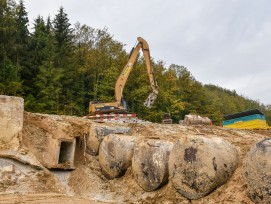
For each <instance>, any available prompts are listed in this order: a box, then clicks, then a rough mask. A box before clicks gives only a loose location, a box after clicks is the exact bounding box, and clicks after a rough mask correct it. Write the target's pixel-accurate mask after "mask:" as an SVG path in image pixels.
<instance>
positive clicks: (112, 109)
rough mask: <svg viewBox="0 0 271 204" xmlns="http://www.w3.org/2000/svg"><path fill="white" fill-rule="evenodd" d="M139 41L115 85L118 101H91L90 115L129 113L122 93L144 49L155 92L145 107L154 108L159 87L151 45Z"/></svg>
mask: <svg viewBox="0 0 271 204" xmlns="http://www.w3.org/2000/svg"><path fill="white" fill-rule="evenodd" d="M137 40H138V43H137V45H136V46H135V47H134V48H133V49H132V51H131V54H130V57H129V60H128V62H127V64H126V65H125V66H124V68H123V70H122V71H121V73H120V76H119V78H118V79H117V82H116V84H115V98H116V101H114V102H106V103H100V102H93V101H91V102H90V105H89V113H90V115H95V114H100V113H125V112H127V109H126V107H125V106H123V105H122V93H123V89H124V86H125V84H126V81H127V79H128V77H129V75H130V72H131V70H132V68H133V65H134V63H135V61H136V58H137V55H138V53H139V51H140V49H142V51H143V55H144V58H145V61H146V67H147V72H148V76H149V79H150V83H151V87H152V90H153V91H152V93H151V94H150V95H149V96H148V98H147V99H146V101H145V103H144V105H145V106H146V107H148V108H151V107H152V105H153V103H154V101H155V99H156V98H157V94H158V86H157V82H156V80H155V76H154V73H153V69H152V65H151V57H150V50H149V45H148V43H147V42H146V41H145V40H144V39H143V38H141V37H138V38H137Z"/></svg>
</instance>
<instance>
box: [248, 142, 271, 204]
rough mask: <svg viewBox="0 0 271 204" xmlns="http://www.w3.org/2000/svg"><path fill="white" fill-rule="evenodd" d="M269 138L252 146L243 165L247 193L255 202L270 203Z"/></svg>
mask: <svg viewBox="0 0 271 204" xmlns="http://www.w3.org/2000/svg"><path fill="white" fill-rule="evenodd" d="M270 158H271V138H268V139H264V140H262V141H261V142H259V143H257V144H256V145H254V146H252V148H251V149H250V151H249V152H248V153H247V155H246V158H245V160H244V166H243V177H244V182H245V184H246V185H247V193H248V195H249V197H250V199H251V200H252V201H253V202H255V203H271V171H270V169H271V159H270Z"/></svg>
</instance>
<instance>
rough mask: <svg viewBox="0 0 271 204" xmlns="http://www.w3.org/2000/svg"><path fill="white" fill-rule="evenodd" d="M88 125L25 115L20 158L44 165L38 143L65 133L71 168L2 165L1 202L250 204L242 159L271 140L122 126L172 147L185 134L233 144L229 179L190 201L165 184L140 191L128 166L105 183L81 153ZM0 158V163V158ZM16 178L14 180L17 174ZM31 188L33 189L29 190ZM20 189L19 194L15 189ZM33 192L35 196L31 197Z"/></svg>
mask: <svg viewBox="0 0 271 204" xmlns="http://www.w3.org/2000/svg"><path fill="white" fill-rule="evenodd" d="M91 124H92V123H91V122H90V121H89V120H87V119H82V118H76V117H69V116H52V115H45V114H32V113H25V114H24V126H23V136H22V142H21V148H20V150H22V149H24V150H26V151H25V152H24V154H26V155H28V154H29V155H30V154H31V155H32V154H33V155H35V156H36V158H37V160H38V161H43V159H44V158H42V155H43V154H38V153H37V152H41V151H42V152H46V147H45V146H44V145H43V144H45V143H46V144H47V143H48V141H46V140H48V138H62V135H63V137H67V135H68V136H69V137H74V138H76V137H79V140H76V149H75V162H74V164H75V169H74V170H69V171H63V170H59V169H54V170H47V169H45V168H44V169H41V170H38V169H36V168H34V167H31V168H34V169H31V170H27V171H26V173H25V171H24V169H22V168H24V167H19V166H20V165H24V166H28V164H22V163H21V162H20V161H18V160H17V161H16V162H19V163H20V164H17V163H16V164H14V166H15V169H17V170H15V171H13V169H12V168H13V167H12V165H11V164H10V163H9V164H7V163H4V165H2V167H3V168H6V170H7V171H10V172H9V173H8V174H9V175H10V176H9V175H8V174H6V175H5V177H4V176H2V177H1V178H0V194H1V196H0V197H1V198H0V203H1V202H2V203H8V202H13V203H14V202H17V201H18V200H20V201H22V202H25V203H31V202H32V203H35V202H36V203H37V202H39V203H42V202H46V203H50V202H51V203H79V202H80V203H95V202H97V201H99V202H105V203H167V204H170V203H172V204H173V203H195V204H196V203H252V201H251V200H250V199H249V197H248V196H247V194H246V186H245V184H244V181H243V177H242V171H243V159H244V157H245V155H246V153H247V152H248V151H249V149H250V148H251V146H252V145H254V144H255V143H257V142H259V141H261V140H262V139H264V138H268V137H271V133H270V131H248V130H230V129H224V128H222V127H216V126H181V125H178V124H154V123H150V124H147V123H146V124H123V126H125V127H127V126H128V127H129V128H131V131H130V132H129V133H127V134H129V135H131V136H132V135H133V136H134V135H137V136H141V137H143V138H145V139H148V138H149V139H161V140H167V141H171V142H173V143H175V142H176V141H177V140H179V139H180V138H182V137H186V136H187V135H201V136H204V137H207V138H213V137H219V138H221V139H224V140H226V141H228V142H230V143H231V144H233V145H235V147H236V148H237V150H238V152H239V159H240V161H239V164H238V167H237V169H236V170H235V172H234V174H233V175H232V177H231V178H230V180H229V181H228V182H227V183H225V184H224V185H222V186H221V187H219V188H217V189H216V190H215V191H213V192H212V193H210V194H209V195H207V196H205V197H203V198H200V199H198V200H191V201H190V200H188V199H186V198H185V197H183V196H182V195H181V194H179V193H178V192H177V191H176V189H175V188H174V187H173V186H172V183H171V182H170V181H169V182H168V183H167V184H166V185H164V186H162V187H161V188H159V189H157V190H155V191H152V192H146V191H144V190H143V189H142V188H141V187H140V186H139V185H138V184H137V183H136V181H135V179H134V175H133V172H132V168H131V167H129V168H128V169H127V171H126V173H125V175H124V176H122V177H120V178H115V179H112V180H108V179H107V178H106V177H105V176H104V175H103V174H102V171H101V168H100V164H99V161H98V156H92V155H89V154H87V153H86V152H85V150H86V147H85V145H86V143H84V142H85V138H86V136H87V135H88V131H89V128H90V126H91ZM103 126H110V127H114V126H120V124H114V123H109V124H103ZM33 141H35V145H33ZM56 147H58V146H56ZM58 148H59V147H58ZM20 150H19V151H20ZM0 159H2V156H1V155H0ZM15 160H16V158H15ZM2 163H3V162H2ZM29 163H31V162H29ZM41 163H42V162H41ZM0 164H1V162H0ZM8 166H11V167H8ZM2 167H1V168H2ZM9 168H10V169H9ZM0 171H1V172H2V174H1V175H4V174H3V171H2V170H0ZM16 171H18V172H19V171H21V174H25V179H18V178H17V180H16ZM31 171H33V173H31ZM18 172H17V174H18ZM13 177H14V178H15V180H16V182H17V183H15V184H14V185H12V186H9V187H5V186H3V184H1V180H3V179H4V178H13ZM17 177H19V176H18V175H17ZM28 178H31V179H28ZM11 180H12V179H11ZM1 185H2V186H1ZM32 185H33V186H34V187H31V186H32ZM24 188H25V190H24V191H22V190H19V189H24ZM36 193H39V194H40V195H34V194H36ZM48 193H49V194H48ZM22 194H23V195H22ZM24 194H28V195H24ZM69 196H70V197H69ZM59 201H61V202H59ZM65 201H67V202H65Z"/></svg>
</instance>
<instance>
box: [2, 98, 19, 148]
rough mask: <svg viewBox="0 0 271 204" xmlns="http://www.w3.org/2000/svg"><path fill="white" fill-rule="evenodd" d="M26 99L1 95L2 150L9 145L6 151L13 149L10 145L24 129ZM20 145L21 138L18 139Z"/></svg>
mask: <svg viewBox="0 0 271 204" xmlns="http://www.w3.org/2000/svg"><path fill="white" fill-rule="evenodd" d="M23 113H24V99H23V98H20V97H15V96H5V95H0V148H1V149H3V147H1V146H2V145H3V144H7V145H8V146H7V147H6V149H10V148H13V147H12V145H9V144H10V143H11V141H12V140H13V139H14V138H16V137H18V136H19V134H21V132H22V128H23ZM17 140H18V141H17V142H18V143H19V137H18V138H17Z"/></svg>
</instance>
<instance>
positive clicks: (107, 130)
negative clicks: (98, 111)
mask: <svg viewBox="0 0 271 204" xmlns="http://www.w3.org/2000/svg"><path fill="white" fill-rule="evenodd" d="M130 130H131V128H129V127H122V126H115V127H109V126H108V127H107V126H98V125H96V124H92V125H91V127H90V129H89V135H88V137H87V141H86V145H87V152H88V153H90V154H92V155H97V154H98V152H99V147H100V144H101V142H102V140H103V139H104V137H105V136H107V135H109V134H125V133H128V132H129V131H130Z"/></svg>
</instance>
